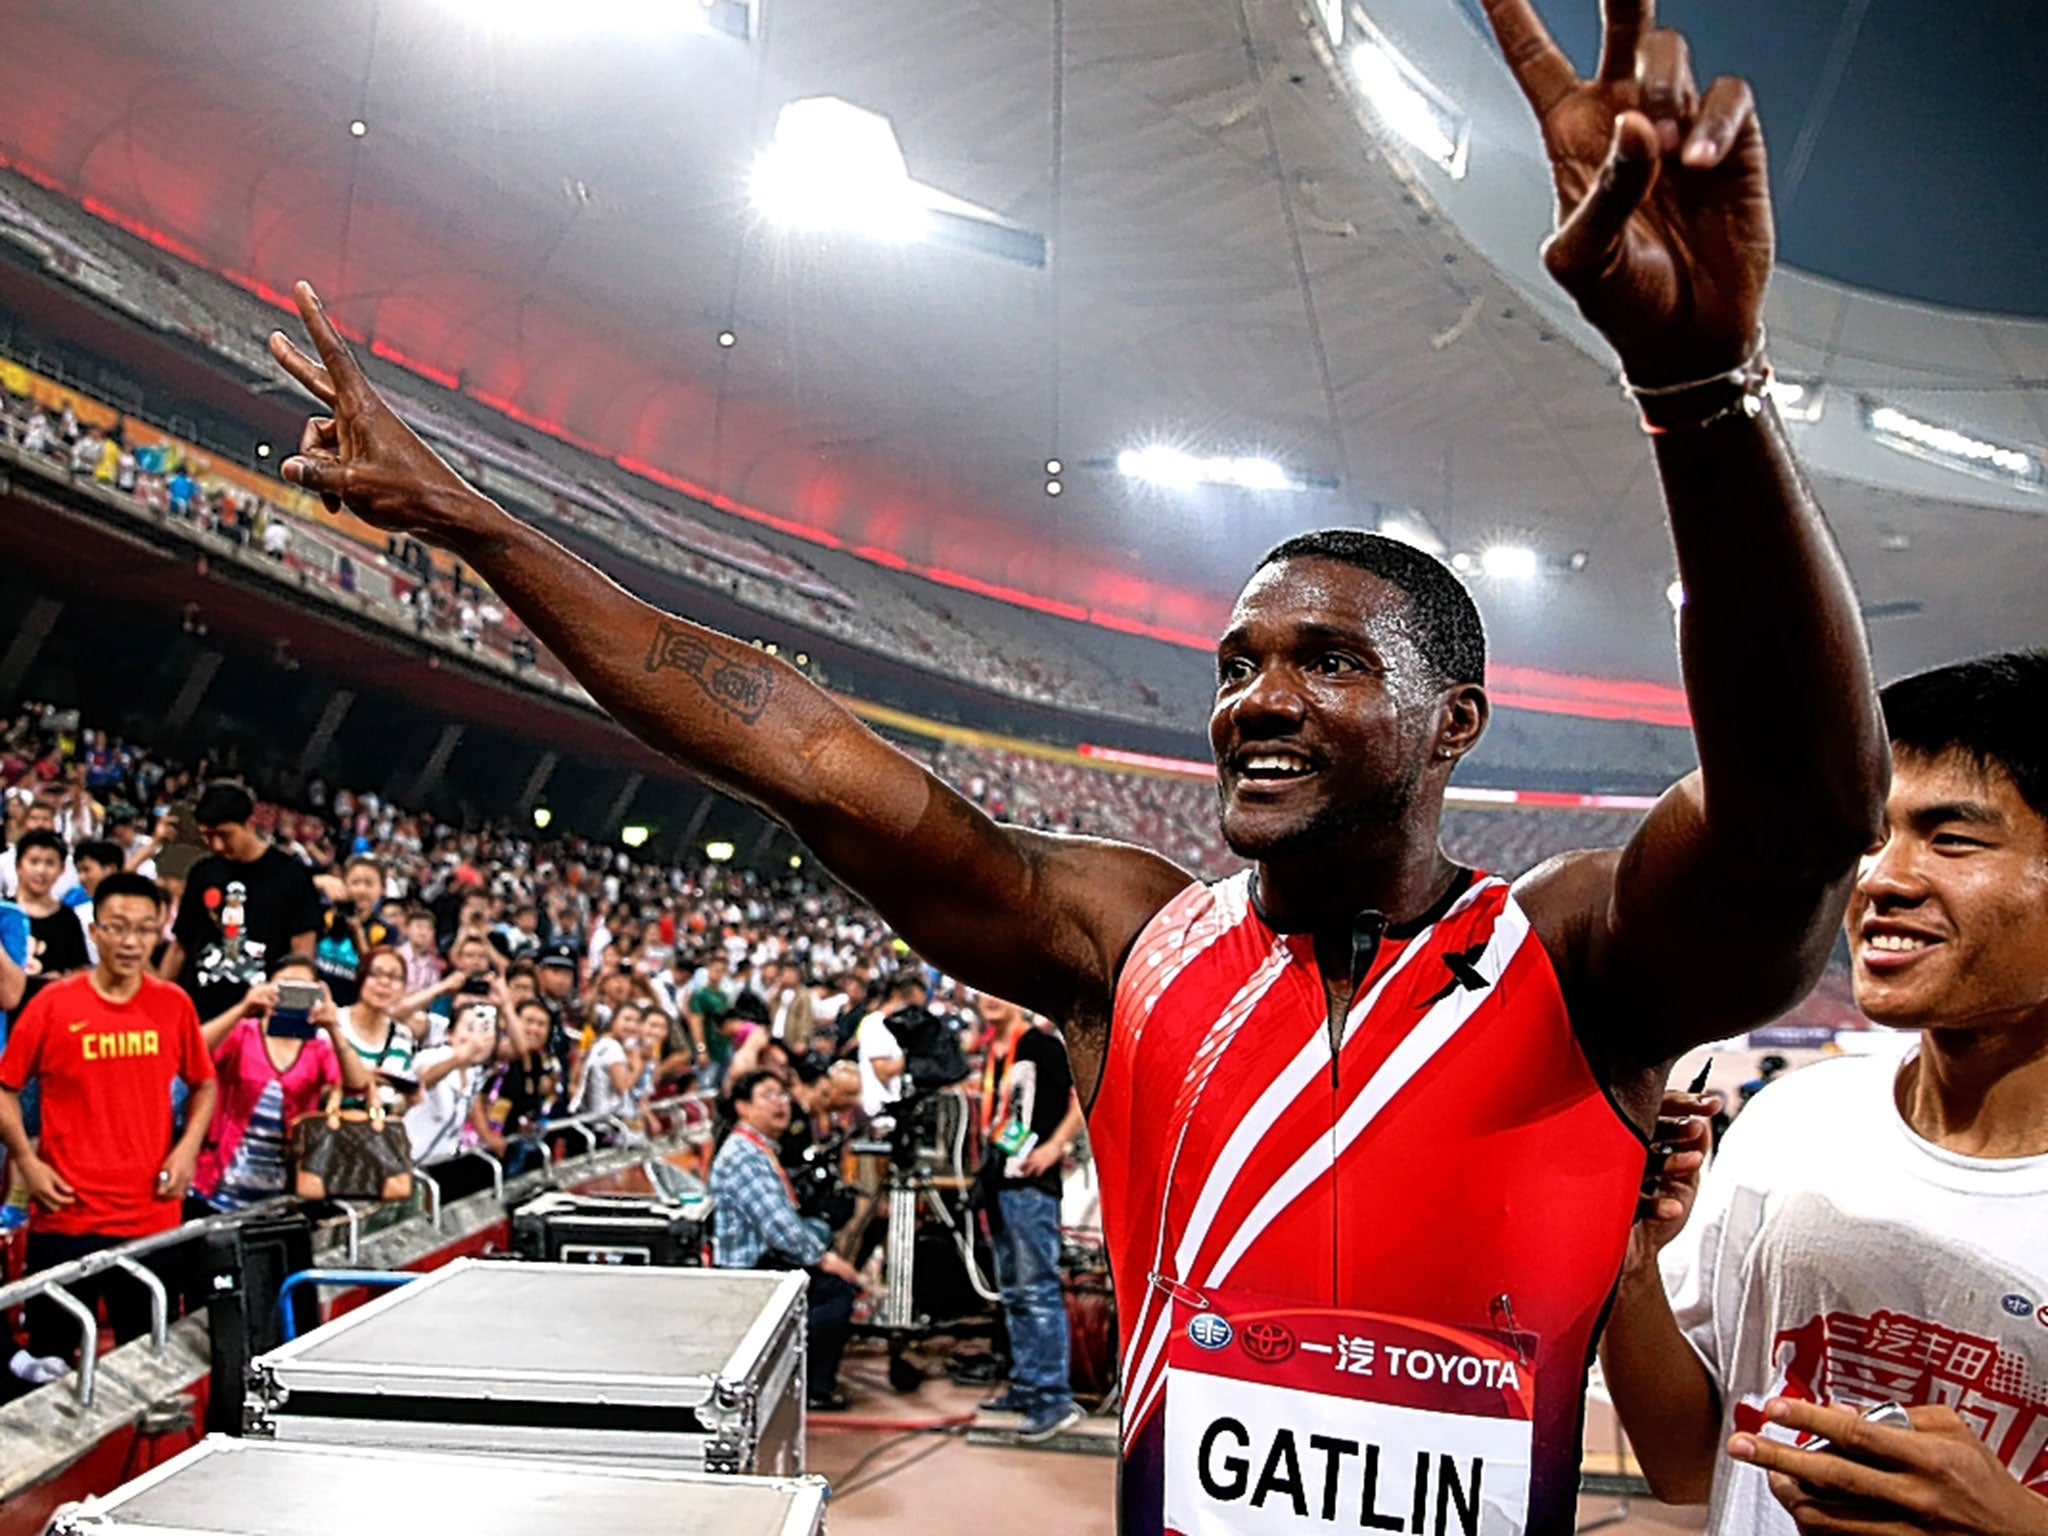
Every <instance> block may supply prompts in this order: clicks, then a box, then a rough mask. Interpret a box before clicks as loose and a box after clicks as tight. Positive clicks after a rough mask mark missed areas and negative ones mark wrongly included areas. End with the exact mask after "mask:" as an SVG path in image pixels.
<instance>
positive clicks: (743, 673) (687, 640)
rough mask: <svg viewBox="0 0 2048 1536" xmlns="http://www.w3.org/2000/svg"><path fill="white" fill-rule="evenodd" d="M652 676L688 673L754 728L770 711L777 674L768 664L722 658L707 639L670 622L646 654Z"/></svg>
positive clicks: (732, 712) (706, 690)
mask: <svg viewBox="0 0 2048 1536" xmlns="http://www.w3.org/2000/svg"><path fill="white" fill-rule="evenodd" d="M647 670H648V671H649V672H663V671H676V672H687V673H688V674H689V675H690V676H691V677H693V678H695V679H696V681H697V686H698V687H700V688H702V689H703V690H704V692H705V693H706V694H708V695H710V697H711V699H712V702H714V703H716V704H717V705H719V706H720V707H721V708H723V709H725V710H727V711H728V712H730V713H731V714H733V715H735V716H737V717H738V718H739V720H740V723H741V724H743V725H752V724H753V723H754V722H755V721H757V720H759V719H760V718H761V713H762V711H763V710H765V709H767V707H768V696H769V694H771V693H772V692H774V689H775V670H774V668H773V667H772V666H770V665H769V664H768V662H766V661H759V662H745V661H734V660H732V659H730V658H729V657H726V656H721V655H720V654H719V653H718V652H717V651H716V650H715V649H713V648H712V647H711V646H710V645H709V644H707V643H706V642H705V641H704V639H703V638H702V637H701V636H700V635H697V634H695V633H693V632H692V631H691V630H689V629H686V628H685V627H684V626H682V625H680V624H676V623H673V622H671V621H670V620H668V619H663V620H662V621H661V628H660V629H658V630H657V631H655V635H654V644H653V645H651V646H649V647H648V650H647Z"/></svg>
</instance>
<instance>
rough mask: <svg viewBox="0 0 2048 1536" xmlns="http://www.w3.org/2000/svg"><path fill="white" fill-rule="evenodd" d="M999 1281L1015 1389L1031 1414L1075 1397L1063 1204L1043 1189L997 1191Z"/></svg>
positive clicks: (996, 1240) (1012, 1391) (1025, 1408)
mask: <svg viewBox="0 0 2048 1536" xmlns="http://www.w3.org/2000/svg"><path fill="white" fill-rule="evenodd" d="M996 1202H997V1204H998V1206H999V1207H1000V1209H1001V1212H1002V1218H1003V1230H1002V1232H1001V1233H1000V1234H999V1235H998V1236H997V1237H996V1239H995V1256H996V1285H997V1287H998V1288H999V1289H1000V1290H1001V1291H1002V1293H1003V1317H1004V1322H1005V1326H1007V1328H1008V1329H1009V1333H1010V1391H1011V1394H1012V1395H1013V1396H1014V1397H1016V1398H1017V1399H1019V1403H1018V1406H1019V1407H1020V1408H1022V1409H1024V1410H1025V1411H1026V1412H1030V1411H1031V1410H1032V1409H1036V1408H1042V1407H1045V1406H1047V1405H1049V1404H1056V1403H1065V1402H1067V1401H1068V1400H1069V1399H1070V1398H1071V1397H1072V1396H1073V1388H1072V1386H1071V1384H1070V1383H1069V1380H1068V1376H1067V1300H1066V1291H1065V1289H1064V1288H1063V1287H1062V1286H1061V1284H1060V1203H1059V1200H1058V1199H1057V1198H1055V1197H1054V1196H1052V1195H1049V1194H1047V1193H1046V1192H1045V1191H1044V1190H1042V1189H1005V1190H1002V1191H1000V1192H999V1193H998V1194H997V1195H996Z"/></svg>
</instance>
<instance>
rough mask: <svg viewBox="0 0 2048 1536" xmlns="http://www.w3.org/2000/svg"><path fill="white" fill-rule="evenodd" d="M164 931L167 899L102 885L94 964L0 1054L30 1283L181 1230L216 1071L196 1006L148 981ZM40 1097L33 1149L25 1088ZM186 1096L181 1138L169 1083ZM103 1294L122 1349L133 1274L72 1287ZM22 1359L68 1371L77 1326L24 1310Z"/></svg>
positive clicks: (90, 1298) (34, 1011)
mask: <svg viewBox="0 0 2048 1536" xmlns="http://www.w3.org/2000/svg"><path fill="white" fill-rule="evenodd" d="M162 929H163V893H162V892H161V891H160V890H159V889H158V888H157V886H156V883H155V882H154V881H151V880H148V879H146V878H144V877H143V876H141V875H134V874H125V873H116V874H111V875H109V876H107V877H106V879H105V880H103V881H101V882H100V887H99V890H98V892H97V894H96V899H95V901H94V904H93V929H92V933H93V941H94V942H95V943H96V944H97V945H98V946H99V961H98V963H97V964H96V965H95V966H94V967H93V969H91V970H90V971H84V972H81V973H79V974H78V975H75V976H70V977H67V978H65V979H64V980H63V981H59V982H54V983H52V984H51V985H50V986H47V987H45V988H44V989H43V990H42V991H41V992H40V993H38V994H37V995H36V997H35V999H34V1000H33V1001H32V1002H31V1003H30V1004H29V1006H28V1007H27V1008H26V1009H24V1010H23V1011H22V1014H21V1017H20V1018H19V1019H17V1020H16V1021H15V1025H14V1029H13V1031H12V1033H11V1034H9V1036H8V1038H7V1048H6V1052H5V1054H4V1055H0V1141H4V1142H5V1143H6V1147H7V1156H8V1158H9V1159H10V1161H12V1162H13V1164H14V1166H15V1167H16V1168H17V1169H18V1170H19V1173H20V1176H21V1179H22V1182H23V1183H25V1184H26V1185H27V1186H28V1189H29V1192H30V1194H31V1195H32V1196H33V1197H34V1200H35V1216H34V1218H33V1221H32V1224H31V1226H30V1230H29V1239H28V1270H29V1272H30V1273H31V1274H33V1273H35V1272H36V1271H38V1270H44V1269H49V1268H51V1267H52V1266H54V1265H58V1264H64V1263H68V1262H69V1261H71V1260H73V1259H77V1258H82V1257H84V1256H85V1255H86V1254H89V1253H94V1252H97V1251H98V1250H100V1249H102V1248H109V1247H112V1246H113V1245H115V1244H117V1243H122V1242H126V1241H128V1240H129V1239H131V1238H136V1237H146V1236H148V1235H150V1234H152V1233H156V1232H162V1231H166V1230H168V1229H169V1228H172V1227H175V1226H176V1225H177V1224H178V1222H179V1220H180V1219H181V1217H182V1214H183V1211H182V1207H183V1203H184V1197H185V1191H186V1188H187V1186H188V1185H190V1183H191V1182H192V1168H193V1164H194V1162H195V1161H196V1160H197V1158H198V1156H199V1146H200V1142H201V1140H202V1139H203V1138H204V1137H205V1135H206V1126H207V1122H208V1121H210V1120H211V1119H212V1118H213V1104H214V1095H215V1085H214V1077H213V1062H212V1060H211V1059H210V1058H209V1056H208V1055H207V1051H206V1043H205V1041H204V1039H203V1038H202V1037H201V1035H200V1033H199V1016H198V1014H197V1013H196V1012H195V1011H194V1009H193V1006H192V1000H191V998H189V997H188V996H186V995H185V993H184V992H182V991H181V990H179V989H178V988H177V987H175V986H173V985H172V984H171V983H169V982H167V981H159V980H158V979H157V978H155V977H154V976H151V975H149V974H148V961H149V952H150V949H151V947H152V946H153V945H154V944H155V943H156V941H157V939H158V937H159V936H160V935H161V933H162ZM31 1080H34V1081H35V1082H36V1084H37V1085H38V1088H39V1091H40V1094H41V1100H42V1128H41V1135H40V1137H39V1138H38V1140H37V1141H35V1142H31V1141H30V1139H29V1137H28V1134H27V1131H26V1129H25V1127H24V1126H23V1124H22V1115H21V1097H20V1096H21V1091H22V1089H23V1088H24V1087H25V1086H26V1085H27V1084H28V1083H29V1082H30V1081H31ZM174 1080H182V1081H183V1082H184V1083H185V1084H186V1085H187V1086H188V1087H189V1088H190V1089H191V1093H190V1096H189V1098H188V1099H187V1101H186V1106H185V1126H184V1130H183V1132H182V1133H180V1132H179V1131H178V1129H177V1126H176V1124H175V1121H174V1117H173V1111H172V1104H171V1084H172V1082H173V1081H174ZM102 1288H103V1289H104V1292H105V1295H106V1298H107V1304H108V1311H109V1315H110V1321H111V1322H112V1323H113V1325H114V1333H115V1337H116V1338H117V1339H124V1338H129V1337H132V1336H134V1335H135V1334H139V1333H141V1332H142V1331H144V1329H146V1328H147V1327H148V1321H149V1304H148V1296H147V1294H146V1293H145V1292H144V1290H143V1288H142V1286H141V1285H140V1284H139V1283H137V1282H136V1280H135V1279H134V1278H133V1277H132V1276H128V1275H124V1274H120V1273H113V1274H110V1275H106V1276H95V1277H93V1279H91V1280H88V1281H84V1282H81V1283H79V1284H78V1285H76V1286H70V1287H67V1289H69V1290H71V1292H72V1294H74V1295H75V1296H77V1297H78V1298H79V1299H80V1300H81V1301H84V1302H85V1303H86V1304H87V1305H88V1306H91V1305H93V1304H94V1301H95V1299H96V1297H97V1296H98V1294H99V1293H100V1291H101V1289H102ZM27 1313H28V1348H27V1350H26V1351H24V1352H21V1353H18V1354H17V1355H16V1356H15V1358H14V1360H13V1362H12V1368H13V1370H14V1373H15V1374H16V1375H17V1376H20V1377H23V1378H24V1379H26V1380H29V1381H47V1380H50V1379H52V1378H53V1377H55V1376H57V1375H59V1374H61V1373H62V1372H63V1371H64V1370H65V1369H66V1368H67V1366H68V1362H69V1359H70V1355H71V1351H72V1350H73V1349H74V1348H75V1347H76V1345H77V1343H78V1325H77V1323H76V1322H75V1321H73V1320H72V1319H71V1318H70V1316H69V1315H68V1314H66V1313H65V1312H64V1311H63V1310H62V1309H61V1308H59V1307H58V1306H57V1305H56V1303H54V1302H52V1301H49V1300H48V1299H46V1298H39V1299H38V1300H36V1301H32V1302H30V1303H29V1305H28V1308H27Z"/></svg>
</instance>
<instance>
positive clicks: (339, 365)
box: [270, 282, 476, 547]
mask: <svg viewBox="0 0 2048 1536" xmlns="http://www.w3.org/2000/svg"><path fill="white" fill-rule="evenodd" d="M292 296H293V297H294V298H295V299H297V300H298V305H299V318H300V319H302V320H303V321H305V323H306V334H307V335H309V336H311V337H312V338H313V346H314V348H315V350H317V351H318V352H319V354H320V361H319V362H315V361H313V359H312V358H310V357H308V356H306V354H305V353H303V352H301V351H300V350H299V349H298V348H297V347H295V346H293V345H292V343H291V342H290V340H289V339H287V337H286V336H285V334H284V332H282V331H272V332H271V333H270V355H271V356H272V357H274V358H276V359H277V361H278V364H279V366H281V367H282V368H283V369H284V371H285V372H286V373H288V374H290V375H291V376H292V377H293V378H294V379H296V380H298V382H299V383H300V384H302V385H304V386H305V388H306V390H307V391H308V392H309V393H310V394H312V395H313V396H314V397H315V398H316V399H318V400H319V402H320V403H321V404H322V405H324V406H326V407H327V409H328V410H329V411H331V412H333V414H332V415H331V416H315V417H312V418H311V419H310V420H308V421H307V423H306V428H305V431H304V432H303V433H302V434H301V435H300V438H299V451H298V452H297V453H295V454H293V455H292V456H291V457H290V458H288V459H286V460H285V461H284V463H283V464H281V465H279V466H278V469H279V473H281V474H282V475H283V476H284V477H285V479H287V480H289V481H291V483H292V484H294V485H301V486H304V487H305V488H306V489H307V490H309V491H314V492H317V493H318V494H319V496H320V499H321V500H322V501H324V502H325V503H326V504H327V509H328V510H329V511H330V512H332V511H335V510H337V509H338V508H339V507H340V506H341V505H342V504H343V503H344V502H345V503H347V505H348V509H349V510H350V511H351V512H353V513H355V514H356V515H357V516H359V517H361V518H363V519H364V520H365V521H367V522H370V523H374V524H375V525H376V526H377V527H379V528H384V529H388V530H390V531H392V532H396V533H417V534H420V535H422V536H423V537H425V538H427V539H429V540H430V541H432V542H435V543H439V544H443V545H447V546H451V547H452V546H453V544H454V543H455V541H456V538H457V536H458V535H459V534H461V533H463V532H467V531H470V530H471V529H472V528H473V525H474V515H473V512H472V511H471V504H473V503H474V502H475V500H476V495H475V493H474V492H473V491H471V490H470V488H469V487H468V486H467V485H466V484H464V483H463V480H462V477H461V476H459V475H457V474H456V473H455V471H454V470H452V469H450V468H449V467H448V466H447V464H446V463H444V462H443V461H442V459H441V456H440V455H439V454H437V453H435V452H434V450H433V449H431V448H429V447H428V446H427V445H426V444H425V443H424V442H422V441H421V440H420V438H419V435H418V434H417V433H415V432H414V431H413V430H412V428H410V427H408V426H407V425H406V424H405V423H404V422H402V421H400V420H399V419H398V416H397V414H396V413H395V412H394V411H393V410H392V409H391V407H390V406H388V405H387V404H385V403H384V397H383V396H382V395H380V394H378V393H377V390H376V388H375V386H373V385H372V384H371V383H370V381H369V379H368V378H366V377H365V376H364V374H363V370H362V369H361V368H360V367H359V366H358V365H357V363H356V360H355V355H354V354H353V353H351V352H350V351H349V349H348V343H347V342H345V341H343V340H342V339H341V333H340V332H339V331H337V330H335V328H334V322H333V321H331V320H329V319H328V318H327V311H326V309H325V308H324V307H323V306H322V305H321V303H320V299H319V297H318V295H316V294H315V293H314V292H313V285H312V284H311V283H306V282H301V283H297V284H294V285H293V288H292ZM465 514H468V515H465Z"/></svg>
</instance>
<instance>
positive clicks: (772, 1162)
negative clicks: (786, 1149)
mask: <svg viewBox="0 0 2048 1536" xmlns="http://www.w3.org/2000/svg"><path fill="white" fill-rule="evenodd" d="M733 1134H734V1135H735V1136H744V1137H746V1138H747V1140H749V1141H751V1142H752V1143H753V1144H754V1145H755V1146H757V1147H759V1148H760V1149H761V1150H762V1152H763V1153H765V1154H766V1155H767V1158H768V1166H769V1167H771V1168H773V1169H774V1170H775V1177H777V1178H778V1179H780V1180H782V1192H783V1193H784V1194H785V1195H787V1196H789V1203H790V1204H791V1205H795V1204H796V1203H797V1201H796V1186H795V1185H794V1184H792V1183H790V1182H789V1170H788V1169H787V1168H785V1167H783V1166H782V1159H781V1158H780V1157H778V1156H777V1155H776V1152H775V1148H773V1147H771V1146H770V1145H769V1144H768V1138H767V1137H765V1136H763V1135H762V1134H761V1133H760V1132H759V1131H757V1130H755V1129H754V1128H753V1127H752V1126H751V1125H736V1126H734V1127H733Z"/></svg>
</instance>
